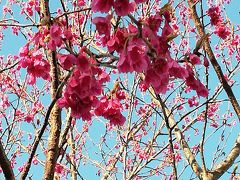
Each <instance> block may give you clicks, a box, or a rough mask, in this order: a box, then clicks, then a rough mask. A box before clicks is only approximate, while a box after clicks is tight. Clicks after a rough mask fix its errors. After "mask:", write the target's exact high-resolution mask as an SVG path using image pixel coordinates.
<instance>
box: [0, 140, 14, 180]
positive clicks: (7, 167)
mask: <svg viewBox="0 0 240 180" xmlns="http://www.w3.org/2000/svg"><path fill="white" fill-rule="evenodd" d="M0 166H1V168H2V171H3V173H4V176H5V179H9V180H14V179H15V178H14V173H13V170H12V167H11V162H10V161H9V159H8V158H7V155H6V153H5V150H4V148H3V145H2V142H1V141H0Z"/></svg>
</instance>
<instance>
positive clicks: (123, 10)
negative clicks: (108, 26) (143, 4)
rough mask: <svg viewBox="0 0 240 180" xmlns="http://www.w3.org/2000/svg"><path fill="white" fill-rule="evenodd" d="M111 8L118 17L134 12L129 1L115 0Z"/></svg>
mask: <svg viewBox="0 0 240 180" xmlns="http://www.w3.org/2000/svg"><path fill="white" fill-rule="evenodd" d="M113 6H114V9H115V12H116V14H117V15H118V16H126V15H128V14H129V13H130V12H132V11H133V10H134V4H133V3H129V0H116V1H115V2H114V5H113Z"/></svg>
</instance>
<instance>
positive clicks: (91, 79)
mask: <svg viewBox="0 0 240 180" xmlns="http://www.w3.org/2000/svg"><path fill="white" fill-rule="evenodd" d="M58 57H59V60H60V62H61V64H62V66H63V67H64V68H66V69H68V68H69V67H70V66H71V65H73V64H76V68H75V69H74V72H73V75H72V76H71V78H70V80H69V81H68V84H67V87H66V88H65V90H64V92H63V97H62V98H60V99H59V101H58V105H59V106H60V107H65V108H69V107H70V108H71V110H72V113H71V115H72V116H73V117H75V118H82V119H83V120H90V119H91V117H92V115H93V113H92V112H91V110H92V109H94V108H97V107H98V106H99V100H98V98H97V96H98V95H100V94H101V93H102V85H103V83H105V82H107V81H109V76H108V74H106V72H104V71H103V70H101V69H100V68H98V67H96V66H91V62H92V63H94V62H93V60H92V59H89V58H87V57H86V56H85V54H80V55H79V56H78V57H75V56H74V55H71V54H69V55H62V54H60V55H58ZM66 62H67V63H68V64H67V63H66ZM69 63H71V64H69Z"/></svg>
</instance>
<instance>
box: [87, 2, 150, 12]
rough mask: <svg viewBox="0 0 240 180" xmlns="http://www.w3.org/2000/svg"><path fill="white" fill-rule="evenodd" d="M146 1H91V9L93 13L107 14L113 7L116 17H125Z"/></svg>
mask: <svg viewBox="0 0 240 180" xmlns="http://www.w3.org/2000/svg"><path fill="white" fill-rule="evenodd" d="M146 1H147V0H135V2H129V0H93V1H92V5H91V7H92V10H93V12H102V13H108V12H109V11H110V9H111V8H112V7H113V8H114V10H115V12H116V14H117V15H118V16H126V15H128V14H129V13H130V12H133V11H134V9H135V6H136V4H139V3H144V2H146Z"/></svg>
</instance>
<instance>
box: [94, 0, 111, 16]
mask: <svg viewBox="0 0 240 180" xmlns="http://www.w3.org/2000/svg"><path fill="white" fill-rule="evenodd" d="M112 6H113V0H93V1H92V10H93V12H102V13H107V12H108V11H109V10H110V9H111V7H112Z"/></svg>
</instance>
